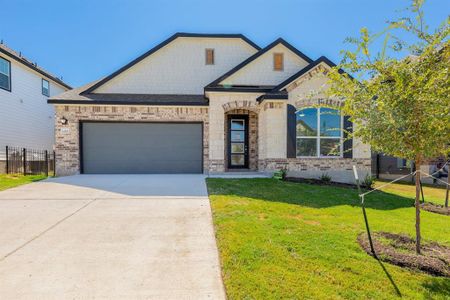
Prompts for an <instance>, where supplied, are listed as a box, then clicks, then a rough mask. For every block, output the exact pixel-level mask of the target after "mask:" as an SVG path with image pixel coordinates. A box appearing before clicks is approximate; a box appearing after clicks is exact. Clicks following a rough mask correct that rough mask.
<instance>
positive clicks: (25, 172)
mask: <svg viewBox="0 0 450 300" xmlns="http://www.w3.org/2000/svg"><path fill="white" fill-rule="evenodd" d="M22 161H23V176H26V175H27V148H23V150H22Z"/></svg>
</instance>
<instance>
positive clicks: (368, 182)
mask: <svg viewBox="0 0 450 300" xmlns="http://www.w3.org/2000/svg"><path fill="white" fill-rule="evenodd" d="M374 184H375V178H374V177H373V176H372V175H370V174H367V175H366V177H365V178H364V180H363V182H362V186H363V187H364V188H366V189H373V185H374Z"/></svg>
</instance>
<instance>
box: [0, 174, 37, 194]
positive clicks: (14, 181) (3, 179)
mask: <svg viewBox="0 0 450 300" xmlns="http://www.w3.org/2000/svg"><path fill="white" fill-rule="evenodd" d="M45 178H46V177H45V176H44V175H29V176H22V175H6V174H0V191H3V190H6V189H10V188H13V187H16V186H19V185H23V184H27V183H31V182H34V181H38V180H42V179H45Z"/></svg>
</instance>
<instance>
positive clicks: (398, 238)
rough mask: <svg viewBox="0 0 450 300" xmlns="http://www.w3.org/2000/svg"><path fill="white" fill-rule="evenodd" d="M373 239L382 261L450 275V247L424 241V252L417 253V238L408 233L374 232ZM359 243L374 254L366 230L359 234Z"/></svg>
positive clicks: (440, 274) (369, 252) (441, 274)
mask: <svg viewBox="0 0 450 300" xmlns="http://www.w3.org/2000/svg"><path fill="white" fill-rule="evenodd" d="M372 241H373V243H374V248H375V253H376V255H377V258H378V259H380V260H381V261H385V262H388V263H391V264H394V265H397V266H400V267H405V268H408V269H412V270H420V271H423V272H426V273H428V274H431V275H435V276H444V277H450V247H446V246H444V245H440V244H438V243H436V242H430V243H422V247H421V252H422V253H421V255H417V254H416V252H415V249H416V248H415V247H416V244H415V240H414V239H412V238H410V237H409V236H407V235H403V234H394V233H389V232H375V233H372ZM358 243H359V244H360V245H361V247H362V248H363V249H364V250H365V251H366V252H367V253H368V254H369V255H372V256H373V254H372V252H371V251H370V244H369V239H368V238H367V234H366V233H365V232H364V233H361V234H360V235H359V236H358Z"/></svg>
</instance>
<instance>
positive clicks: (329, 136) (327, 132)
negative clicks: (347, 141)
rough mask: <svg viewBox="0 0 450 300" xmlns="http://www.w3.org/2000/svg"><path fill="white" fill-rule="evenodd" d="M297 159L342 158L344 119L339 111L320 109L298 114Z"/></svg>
mask: <svg viewBox="0 0 450 300" xmlns="http://www.w3.org/2000/svg"><path fill="white" fill-rule="evenodd" d="M296 119H297V125H296V132H297V141H296V149H297V150H296V155H297V157H342V144H343V130H342V127H343V118H342V116H341V114H340V112H339V111H338V110H335V109H331V108H326V107H320V108H305V109H301V110H298V111H297V112H296Z"/></svg>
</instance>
